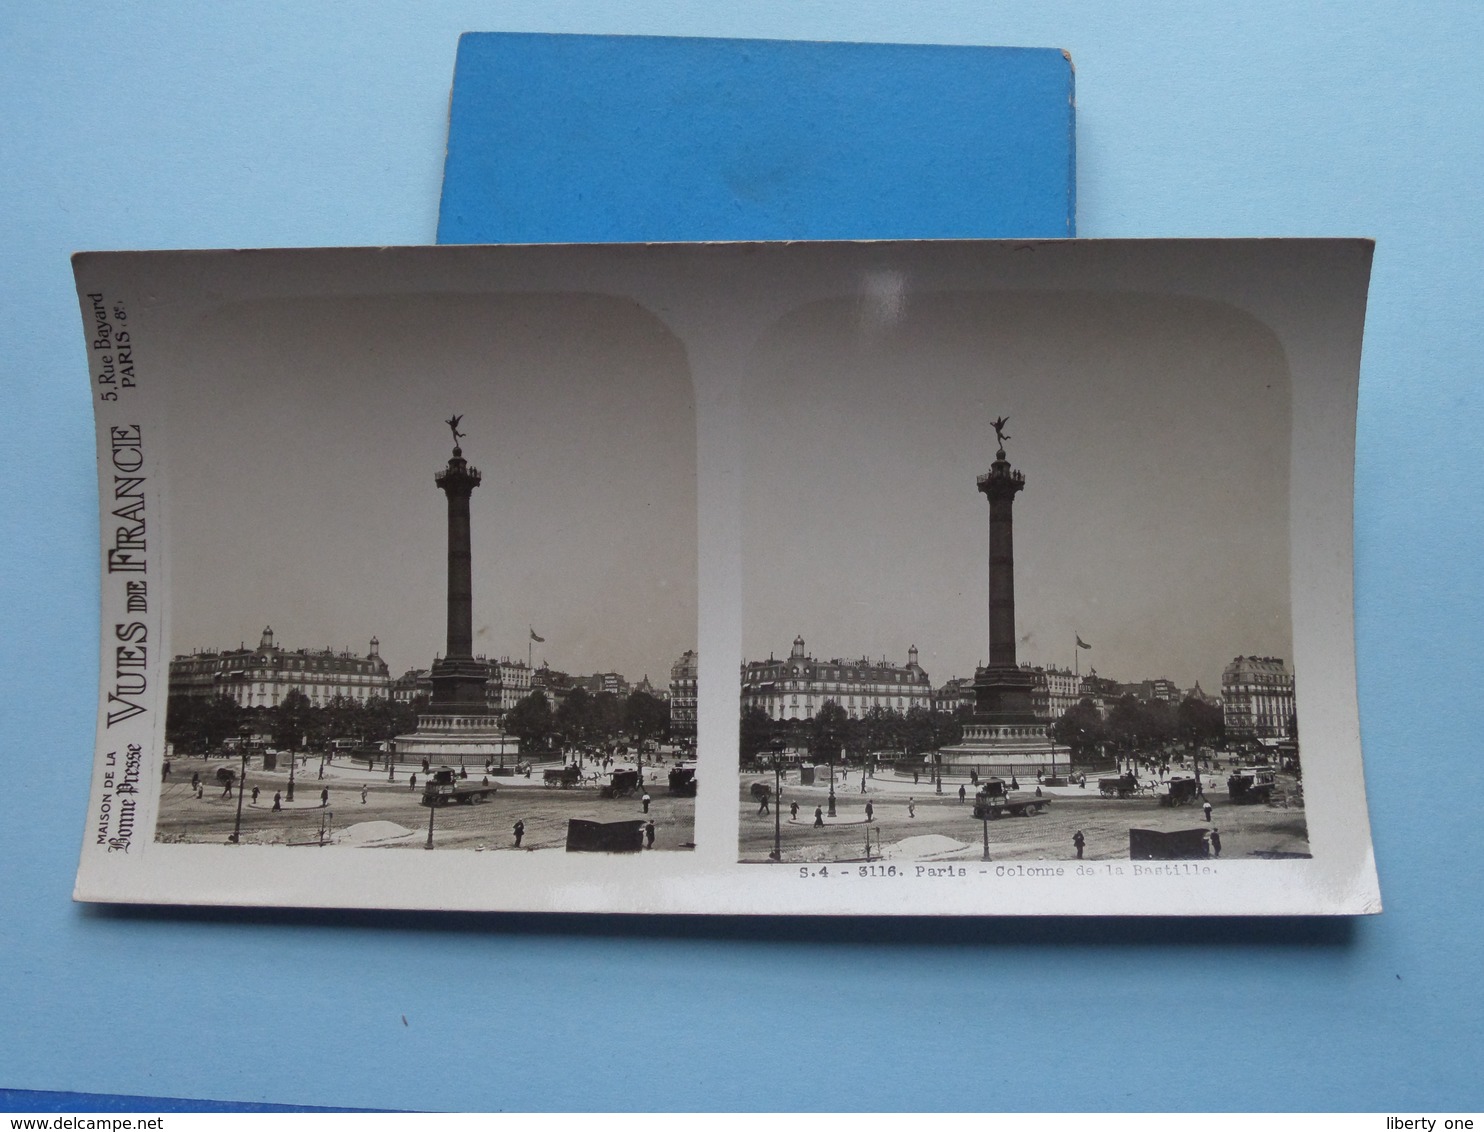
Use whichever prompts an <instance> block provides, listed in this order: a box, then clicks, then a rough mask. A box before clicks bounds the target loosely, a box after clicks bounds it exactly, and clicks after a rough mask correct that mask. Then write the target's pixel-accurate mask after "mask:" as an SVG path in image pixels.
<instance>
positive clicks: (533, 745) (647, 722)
mask: <svg viewBox="0 0 1484 1132" xmlns="http://www.w3.org/2000/svg"><path fill="white" fill-rule="evenodd" d="M427 704H428V699H427V697H426V696H419V697H418V698H417V699H415V700H413V701H412V702H411V703H396V702H394V701H392V700H388V699H384V698H382V697H381V696H372V697H371V698H370V699H368V700H365V701H364V702H362V701H359V700H353V699H349V698H347V697H344V696H337V697H336V698H335V699H333V700H331V701H330V702H329V703H328V704H325V705H323V706H318V707H317V706H315V705H314V704H313V703H312V702H311V701H310V699H309V697H308V696H306V695H305V694H304V693H303V692H300V691H298V690H297V689H296V690H294V691H291V692H289V694H288V695H286V696H285V697H284V698H283V700H282V701H281V702H280V703H279V704H278V706H277V707H272V708H267V707H255V708H245V707H242V706H241V705H239V704H238V703H237V702H236V701H235V700H233V699H230V698H228V697H227V696H218V697H216V698H215V699H199V698H196V697H186V696H171V697H170V699H169V702H168V704H167V706H166V709H165V738H166V739H168V740H170V742H172V743H174V744H175V746H176V747H177V748H178V749H180V750H182V751H196V752H199V751H209V750H214V749H217V748H220V747H221V746H222V745H223V744H224V743H226V741H227V740H228V739H237V738H240V737H242V736H244V735H267V736H268V737H269V741H270V742H271V743H272V745H273V746H275V747H278V748H280V749H283V750H311V751H314V750H323V749H325V748H326V747H328V746H329V744H330V742H331V740H334V739H353V740H355V741H356V742H357V743H358V744H360V745H362V746H367V747H370V746H375V745H376V744H378V743H382V742H385V741H386V740H388V739H395V738H396V737H397V736H398V735H407V734H409V733H411V732H412V731H414V730H416V728H417V717H418V713H419V712H421V711H423V710H425V709H426V707H427ZM501 726H502V727H503V728H504V729H505V731H506V732H507V733H509V734H512V735H516V736H518V737H519V738H520V740H521V750H522V751H525V752H528V753H541V752H546V751H552V750H560V749H562V748H563V747H571V746H586V747H599V746H607V745H611V744H615V743H618V742H622V741H629V742H635V743H638V742H643V741H645V740H662V739H664V738H666V737H667V736H668V733H669V728H670V709H669V706H668V705H667V704H666V703H665V702H664V701H663V700H661V699H659V698H658V697H657V696H652V695H650V694H649V693H647V692H632V693H630V694H629V696H628V697H627V698H622V697H619V696H617V695H615V694H613V693H612V692H599V693H596V694H594V693H591V692H588V691H586V690H585V689H582V688H577V689H574V690H573V691H571V692H569V693H568V694H567V696H566V698H565V699H563V701H562V703H561V705H560V706H559V707H558V708H557V709H556V710H555V711H553V710H552V708H551V703H550V701H549V700H548V699H547V697H546V693H545V692H543V691H540V690H537V691H535V692H532V693H531V694H530V695H529V696H527V697H525V699H523V700H521V701H520V702H519V703H518V704H516V705H515V707H513V708H512V709H511V710H510V711H508V712H507V713H506V714H505V717H504V719H503V720H502V723H501Z"/></svg>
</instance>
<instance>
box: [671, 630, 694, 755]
mask: <svg viewBox="0 0 1484 1132" xmlns="http://www.w3.org/2000/svg"><path fill="white" fill-rule="evenodd" d="M700 665H701V658H700V656H699V654H697V652H696V650H695V649H686V650H685V652H683V653H681V654H680V659H679V660H677V661H676V662H675V663H674V664H672V665H671V666H670V737H671V738H672V739H694V738H695V737H696V695H697V693H696V676H697V674H698V672H699V670H700Z"/></svg>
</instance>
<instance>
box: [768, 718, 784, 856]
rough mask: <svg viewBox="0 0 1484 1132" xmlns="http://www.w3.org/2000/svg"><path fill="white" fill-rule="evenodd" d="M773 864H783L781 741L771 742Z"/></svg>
mask: <svg viewBox="0 0 1484 1132" xmlns="http://www.w3.org/2000/svg"><path fill="white" fill-rule="evenodd" d="M771 856H772V858H773V861H774V863H775V864H782V863H783V740H782V739H774V740H773V852H772V854H771Z"/></svg>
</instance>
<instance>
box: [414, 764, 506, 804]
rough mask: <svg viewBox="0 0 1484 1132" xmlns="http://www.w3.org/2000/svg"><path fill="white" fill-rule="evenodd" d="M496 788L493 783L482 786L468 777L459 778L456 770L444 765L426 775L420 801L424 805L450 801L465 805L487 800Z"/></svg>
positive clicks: (450, 802)
mask: <svg viewBox="0 0 1484 1132" xmlns="http://www.w3.org/2000/svg"><path fill="white" fill-rule="evenodd" d="M498 789H499V787H498V786H496V785H494V783H491V784H490V785H488V786H484V785H481V784H480V783H478V782H474V781H472V780H470V779H467V778H460V777H459V776H458V772H457V771H455V770H453V769H452V768H450V767H446V766H445V767H441V768H440V769H438V770H435V771H434V772H433V773H432V774H431V775H429V776H428V780H427V782H426V783H425V784H424V785H423V796H422V799H421V802H422V804H423V805H424V806H447V805H450V804H452V803H458V804H459V805H461V806H467V805H471V804H473V803H474V802H487V801H489V800H490V799H491V798H493V797H494V796H495V792H496V791H497V790H498Z"/></svg>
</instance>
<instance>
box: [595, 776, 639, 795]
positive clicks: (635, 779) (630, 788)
mask: <svg viewBox="0 0 1484 1132" xmlns="http://www.w3.org/2000/svg"><path fill="white" fill-rule="evenodd" d="M638 789H639V772H638V771H637V770H615V771H614V772H613V778H612V779H611V780H610V781H609V783H608V785H607V786H603V787H601V788H599V790H598V796H599V797H600V798H627V797H629V796H631V795H632V794H633V793H634V791H636V790H638Z"/></svg>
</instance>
